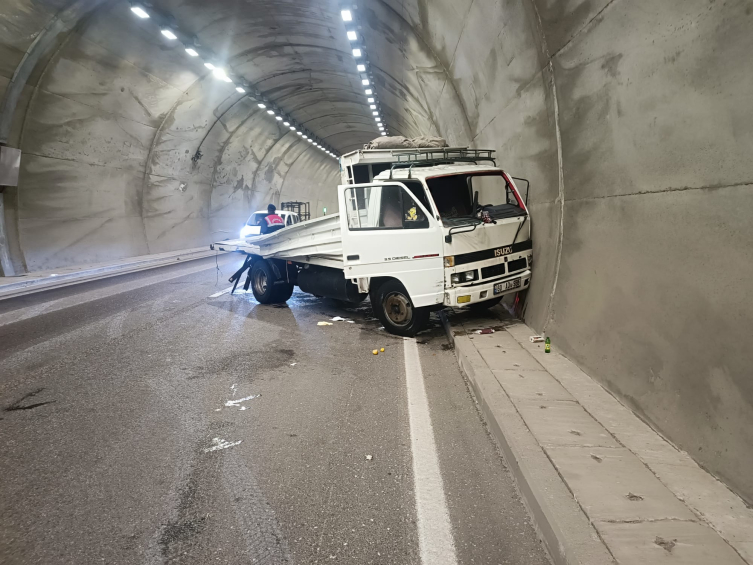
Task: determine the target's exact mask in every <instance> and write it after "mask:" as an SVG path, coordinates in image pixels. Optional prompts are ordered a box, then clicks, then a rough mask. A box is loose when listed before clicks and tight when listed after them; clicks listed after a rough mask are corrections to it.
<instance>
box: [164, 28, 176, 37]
mask: <svg viewBox="0 0 753 565" xmlns="http://www.w3.org/2000/svg"><path fill="white" fill-rule="evenodd" d="M162 35H164V36H165V37H167V38H168V39H178V36H177V35H175V34H174V33H173V32H172V30H170V29H168V28H165V29H163V30H162Z"/></svg>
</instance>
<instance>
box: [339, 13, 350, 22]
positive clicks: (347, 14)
mask: <svg viewBox="0 0 753 565" xmlns="http://www.w3.org/2000/svg"><path fill="white" fill-rule="evenodd" d="M340 15H341V16H342V18H343V21H344V22H352V21H353V14H352V13H351V11H350V10H343V11H342V12H340Z"/></svg>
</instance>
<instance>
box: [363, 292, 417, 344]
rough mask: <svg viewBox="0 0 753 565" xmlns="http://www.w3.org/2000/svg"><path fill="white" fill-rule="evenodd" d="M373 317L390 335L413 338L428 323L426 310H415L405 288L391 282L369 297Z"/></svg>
mask: <svg viewBox="0 0 753 565" xmlns="http://www.w3.org/2000/svg"><path fill="white" fill-rule="evenodd" d="M371 305H372V308H373V309H374V315H375V316H376V317H377V318H379V321H380V322H382V324H383V325H384V329H385V330H387V331H388V332H390V333H391V334H395V335H400V336H403V337H413V336H415V335H416V334H417V333H418V332H420V331H421V330H422V329H423V328H424V326H426V323H427V322H428V321H429V314H430V312H429V309H428V308H416V307H415V306H414V305H413V301H412V300H411V298H410V296H409V295H408V292H407V291H406V290H405V287H404V286H403V285H402V284H400V283H399V282H398V281H395V280H391V281H387V282H385V283H384V284H382V285H381V286H380V287H379V288H377V289H376V290H375V291H374V292H373V293H372V295H371Z"/></svg>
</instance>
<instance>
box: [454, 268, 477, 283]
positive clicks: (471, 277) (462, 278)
mask: <svg viewBox="0 0 753 565" xmlns="http://www.w3.org/2000/svg"><path fill="white" fill-rule="evenodd" d="M476 274H477V271H465V272H464V273H455V274H454V275H450V280H451V281H452V283H453V284H460V283H461V282H471V281H475V280H476Z"/></svg>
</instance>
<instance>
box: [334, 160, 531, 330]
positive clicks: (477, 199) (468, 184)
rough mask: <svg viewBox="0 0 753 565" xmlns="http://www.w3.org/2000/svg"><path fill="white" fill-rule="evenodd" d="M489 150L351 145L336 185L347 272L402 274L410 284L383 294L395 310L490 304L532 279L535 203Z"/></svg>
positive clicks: (370, 279)
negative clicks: (531, 212)
mask: <svg viewBox="0 0 753 565" xmlns="http://www.w3.org/2000/svg"><path fill="white" fill-rule="evenodd" d="M492 155H493V151H491V150H473V149H466V148H461V149H429V150H365V151H357V152H354V153H350V154H347V155H344V156H343V157H342V159H341V162H342V167H341V169H342V177H343V181H344V184H343V185H341V186H340V187H339V188H338V191H339V199H340V211H341V214H340V222H341V234H342V243H343V257H344V266H345V273H346V277H348V278H350V279H352V280H353V281H354V282H355V283H356V284H357V286H358V288H359V289H360V290H362V291H363V292H366V291H370V290H371V288H372V286H373V285H374V284H375V282H376V283H377V284H379V283H380V282H381V281H382V280H383V279H385V278H394V279H395V280H397V281H399V282H400V284H401V285H402V287H403V288H404V290H405V293H402V294H401V293H395V294H393V296H392V297H382V298H383V299H386V301H387V303H386V304H383V305H382V306H381V307H383V308H387V309H389V310H390V311H391V313H392V315H393V317H395V316H400V315H401V314H402V315H403V316H407V315H408V314H413V315H414V316H415V315H416V313H415V312H409V310H410V309H413V310H414V311H419V312H420V311H421V310H422V309H423V311H424V312H425V313H427V312H428V311H430V310H431V309H432V308H437V307H442V306H455V307H457V306H472V307H489V306H493V305H494V304H497V303H499V302H500V300H501V299H502V297H503V296H504V295H506V294H510V293H514V292H518V291H520V290H523V289H525V288H527V287H528V286H529V284H530V280H531V270H530V268H531V263H532V245H531V239H530V234H531V222H530V217H529V213H528V208H527V206H526V203H525V198H524V197H523V196H522V195H521V193H520V191H519V190H518V187H517V185H516V184H515V180H516V179H513V178H512V177H511V176H510V175H508V174H507V173H506V172H505V171H503V170H502V169H499V168H497V167H496V166H495V162H494V159H493V156H492ZM483 163H489V164H488V165H485V164H483ZM517 180H519V181H523V183H525V186H526V190H527V188H528V186H527V184H528V183H527V181H525V180H524V179H517ZM355 181H365V182H355ZM521 184H522V183H521ZM377 298H379V297H377ZM374 307H375V309H376V308H377V307H380V305H379V304H378V303H376V304H375V306H374ZM403 313H404V314H403ZM387 314H389V313H387ZM387 317H389V315H387ZM418 317H423V316H422V315H421V314H420V313H419V314H418Z"/></svg>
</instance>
